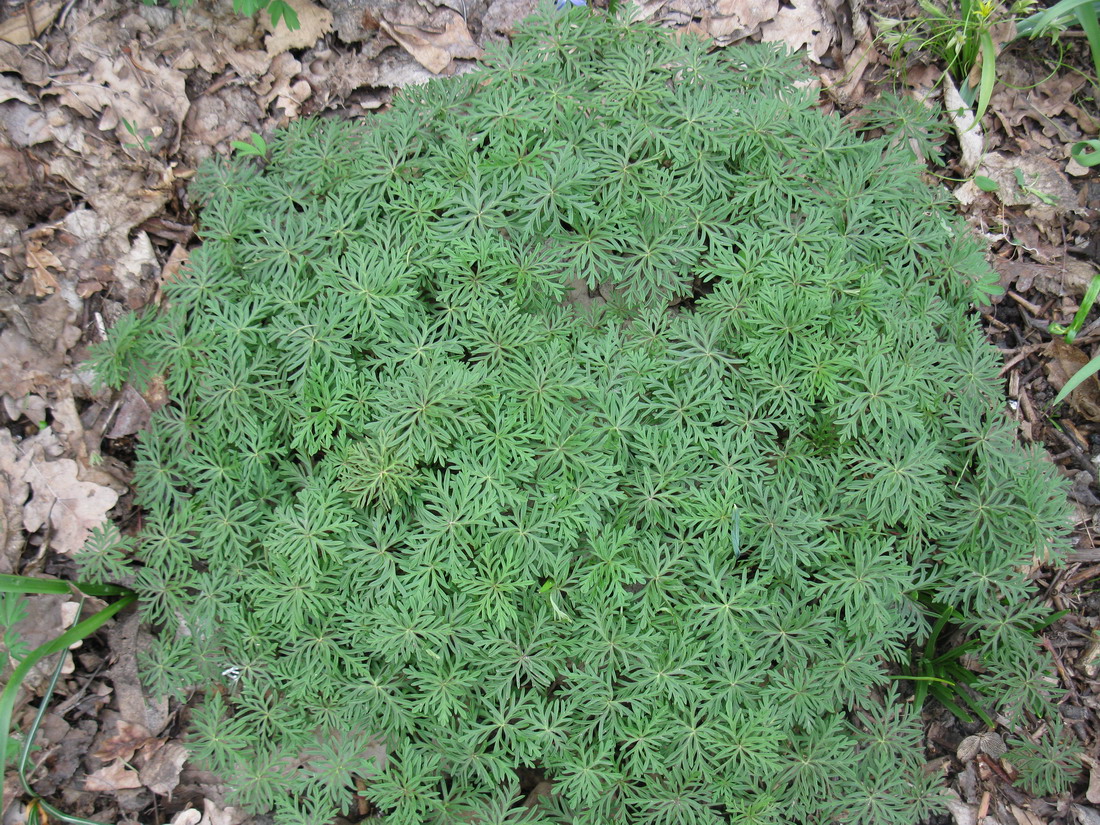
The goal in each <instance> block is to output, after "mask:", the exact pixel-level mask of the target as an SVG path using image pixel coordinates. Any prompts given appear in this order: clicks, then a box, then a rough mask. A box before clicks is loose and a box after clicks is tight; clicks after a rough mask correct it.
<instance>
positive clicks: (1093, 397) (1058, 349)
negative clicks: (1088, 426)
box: [1045, 338, 1100, 421]
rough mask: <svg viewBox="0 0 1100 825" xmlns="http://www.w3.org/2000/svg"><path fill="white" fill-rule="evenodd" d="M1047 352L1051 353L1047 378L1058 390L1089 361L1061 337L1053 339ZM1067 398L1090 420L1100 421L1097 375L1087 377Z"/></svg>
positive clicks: (1070, 403)
mask: <svg viewBox="0 0 1100 825" xmlns="http://www.w3.org/2000/svg"><path fill="white" fill-rule="evenodd" d="M1047 352H1048V353H1049V354H1050V361H1048V362H1047V363H1046V365H1045V366H1046V373H1047V380H1048V381H1050V384H1051V386H1052V387H1054V388H1055V389H1056V390H1060V389H1062V387H1064V386H1065V384H1066V382H1067V381H1069V379H1070V377H1071V376H1072V375H1073V374H1074V373H1075V372H1077V370H1079V369H1081V367H1083V366H1085V364H1087V363H1088V362H1089V357H1088V356H1087V355H1085V353H1083V352H1082V351H1081V350H1080V349H1078V348H1077V347H1075V346H1073V345H1072V344H1067V343H1066V342H1065V341H1063V340H1062V339H1061V338H1055V339H1054V340H1053V341H1051V342H1050V344H1049V346H1048V348H1047ZM1066 400H1067V401H1068V402H1069V405H1070V406H1071V407H1073V409H1075V410H1076V411H1077V412H1078V413H1080V414H1081V415H1083V416H1084V417H1085V418H1087V419H1088V420H1089V421H1100V381H1098V380H1097V378H1096V376H1095V375H1090V376H1089V377H1088V378H1086V379H1085V380H1084V381H1083V382H1082V383H1081V385H1080V386H1079V387H1077V389H1075V390H1074V391H1073V392H1071V393H1070V394H1069V396H1068V397H1067V398H1066Z"/></svg>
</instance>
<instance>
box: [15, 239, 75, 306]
mask: <svg viewBox="0 0 1100 825" xmlns="http://www.w3.org/2000/svg"><path fill="white" fill-rule="evenodd" d="M24 258H25V259H26V261H27V267H28V268H30V270H31V283H32V284H33V285H34V294H35V296H37V297H38V298H45V297H46V296H47V295H52V294H53V293H55V292H57V290H59V289H60V288H61V284H59V283H58V282H57V277H56V276H55V275H54V274H53V273H52V272H50V270H51V269H56V270H57V271H58V272H64V271H65V267H64V266H62V264H61V261H60V260H58V257H57V256H56V255H54V254H53V253H52V252H50V250H48V249H46V247H44V246H43V245H42V241H31V242H30V243H28V244H27V249H26V251H25V252H24Z"/></svg>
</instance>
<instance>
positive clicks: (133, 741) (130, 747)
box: [95, 719, 153, 762]
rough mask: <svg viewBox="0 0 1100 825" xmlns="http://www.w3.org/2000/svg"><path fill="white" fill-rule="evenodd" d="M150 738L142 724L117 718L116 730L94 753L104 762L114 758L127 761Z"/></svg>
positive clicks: (147, 730)
mask: <svg viewBox="0 0 1100 825" xmlns="http://www.w3.org/2000/svg"><path fill="white" fill-rule="evenodd" d="M152 738H153V737H152V735H151V734H150V733H149V729H148V728H146V727H145V726H144V725H139V724H137V723H136V722H127V721H126V720H125V719H119V720H118V732H117V733H116V734H115V735H114V736H112V737H110V738H109V739H107V741H106V742H104V743H103V744H102V745H101V746H100V748H99V750H97V751H96V752H95V755H96V757H98V758H99V759H102V760H103V761H104V762H107V761H114V760H121V761H123V762H129V761H130V760H131V759H133V758H134V754H135V753H136V752H137V751H138V750H140V749H141V748H143V747H145V745H147V744H148V743H149V741H150V740H152Z"/></svg>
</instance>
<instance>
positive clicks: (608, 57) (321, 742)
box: [85, 9, 1064, 825]
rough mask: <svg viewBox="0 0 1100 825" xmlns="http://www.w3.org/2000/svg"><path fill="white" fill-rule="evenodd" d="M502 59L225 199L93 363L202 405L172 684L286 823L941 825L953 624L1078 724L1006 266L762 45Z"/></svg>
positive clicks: (214, 197)
mask: <svg viewBox="0 0 1100 825" xmlns="http://www.w3.org/2000/svg"><path fill="white" fill-rule="evenodd" d="M488 64H489V67H488V68H486V69H485V70H484V71H480V72H477V73H473V74H469V75H464V76H462V77H457V78H452V79H448V80H445V81H442V82H436V83H432V84H429V85H428V86H426V87H421V88H416V89H410V90H407V91H405V92H404V93H403V94H402V96H401V97H400V98H399V99H398V100H397V101H396V102H395V105H394V108H393V110H392V111H390V112H389V113H387V114H385V115H383V116H381V117H376V118H371V119H369V120H368V121H367V122H360V123H354V124H348V123H339V122H331V121H330V122H317V121H309V122H300V123H296V124H293V125H292V126H291V127H290V128H289V129H288V130H286V131H284V132H281V133H279V134H277V135H276V136H275V137H274V138H273V139H272V140H270V142H269V145H268V147H267V148H268V149H269V151H268V152H267V155H268V157H267V158H266V160H265V161H260V160H258V159H257V158H256V157H255V156H253V157H249V158H239V159H237V160H235V161H232V162H227V163H222V164H220V165H216V166H214V167H212V168H210V169H208V170H206V173H205V174H204V176H203V177H202V178H201V181H200V182H199V183H197V184H196V188H195V190H194V191H195V192H196V193H197V194H198V195H199V197H201V199H202V200H203V202H204V203H205V207H204V212H203V226H204V228H203V238H204V243H203V246H202V247H201V248H200V249H198V250H196V251H195V253H194V255H193V256H192V258H191V261H190V265H189V269H188V271H187V274H186V276H185V277H182V278H180V279H178V280H176V281H174V282H173V283H171V284H166V285H165V294H166V297H167V302H166V308H165V309H164V310H163V311H162V312H160V313H159V314H157V315H155V316H153V315H146V316H144V317H143V318H141V319H140V320H138V321H133V322H128V323H127V324H125V325H123V327H122V329H123V331H124V333H125V336H126V338H127V340H124V341H120V340H117V339H116V340H114V341H113V342H112V343H111V344H110V345H108V346H106V347H103V348H101V349H100V350H99V351H98V352H97V355H96V361H97V363H98V364H99V366H100V368H101V369H103V370H105V372H106V374H108V375H121V374H127V373H128V372H131V371H136V372H135V374H138V375H146V376H147V375H150V374H154V373H163V374H164V375H165V376H166V381H167V387H168V390H169V392H170V395H171V397H172V399H173V401H172V403H171V404H169V405H168V406H166V407H165V408H163V409H161V410H160V411H158V412H157V413H156V414H155V415H154V420H153V424H152V427H151V429H150V431H149V432H148V433H147V434H145V435H144V436H143V438H142V440H141V443H140V450H139V462H138V465H137V470H136V484H137V488H138V490H139V493H140V503H141V505H142V507H143V508H144V510H145V513H146V519H145V528H144V531H143V535H142V537H141V539H140V543H139V544H138V546H137V547H136V549H135V550H134V554H135V555H136V559H137V562H138V572H137V573H136V580H135V582H134V588H135V589H136V590H137V591H138V592H139V593H140V594H141V603H142V606H143V611H144V616H145V618H146V619H147V620H148V621H149V622H150V623H152V624H153V625H154V626H156V627H158V628H160V630H159V642H158V644H157V646H156V647H155V648H154V649H153V650H152V651H151V652H150V653H149V654H148V655H147V656H146V657H145V659H144V666H145V669H146V672H147V674H149V676H150V678H151V679H152V680H153V682H154V683H155V684H156V685H157V686H158V687H159V688H160V689H162V690H163V691H165V692H169V693H175V694H176V695H180V696H184V695H186V691H187V688H188V686H190V685H193V684H194V685H199V686H202V687H204V688H205V689H206V696H207V699H206V700H205V704H203V705H201V706H200V707H198V708H197V709H195V710H194V711H193V714H192V725H193V733H192V734H191V747H192V749H193V754H194V757H195V758H196V759H197V760H199V761H200V762H201V763H202V764H204V765H205V766H207V767H208V768H210V769H212V770H215V771H218V772H220V773H221V774H223V775H224V776H225V777H226V779H227V781H228V782H229V784H230V787H231V792H230V797H229V799H230V802H231V804H234V805H240V806H244V807H245V808H247V809H249V810H251V811H263V810H268V809H274V810H275V815H276V817H277V820H278V821H279V822H324V821H327V820H328V818H329V817H330V816H331V815H332V814H333V813H334V812H336V811H339V810H346V809H348V808H350V806H351V805H352V804H353V800H354V794H355V793H356V792H357V789H358V791H359V792H361V793H363V794H364V795H365V796H366V797H368V798H369V800H370V801H371V802H372V803H373V805H374V806H376V808H377V809H378V810H381V811H383V812H385V814H386V819H385V821H386V822H389V823H400V824H403V823H408V824H409V825H413V823H416V825H419V823H466V822H480V823H497V822H505V821H508V822H518V821H531V822H535V821H538V822H562V823H566V822H568V823H578V824H579V823H593V824H595V823H599V824H600V825H607V823H670V824H671V823H719V822H726V821H734V822H806V823H809V822H815V823H816V822H827V821H830V820H837V821H843V822H850V823H876V825H881V824H882V823H892V822H898V823H901V822H905V823H909V822H912V821H914V820H915V819H916V818H917V817H919V816H920V814H921V812H922V811H924V810H925V809H926V808H927V807H928V805H929V804H931V801H932V800H934V798H935V789H934V788H932V787H930V785H931V784H933V783H934V780H930V779H926V778H923V777H922V774H921V771H920V767H921V763H922V761H923V759H922V752H921V742H920V740H921V732H920V720H919V713H918V711H917V710H915V709H913V708H911V707H907V706H906V705H905V703H904V702H903V701H902V700H901V699H900V697H899V695H898V692H897V691H896V690H895V686H896V685H897V682H896V681H894V680H892V678H891V675H892V674H894V675H896V674H897V673H898V672H899V669H900V666H901V664H902V663H905V664H907V663H908V661H909V657H910V651H911V649H912V648H913V646H914V645H915V644H919V643H921V642H922V641H923V640H924V639H926V638H927V637H928V634H929V632H930V630H931V628H930V621H929V618H928V615H927V614H926V610H925V608H923V607H922V605H923V604H932V603H935V604H941V605H949V606H950V607H951V608H952V609H953V610H954V611H955V612H956V614H957V615H958V616H959V617H960V618H959V619H958V621H959V629H960V632H964V633H966V634H968V637H972V638H974V639H977V640H978V642H979V644H978V647H977V648H975V650H974V651H973V652H974V655H976V656H977V657H979V658H980V660H981V664H982V668H983V676H982V677H981V679H980V680H979V681H977V682H976V683H975V686H976V688H977V689H979V690H981V691H984V694H983V695H984V696H985V697H986V698H987V699H988V701H990V702H993V703H998V704H1000V703H1004V702H1008V701H1009V700H1011V701H1012V702H1014V703H1016V704H1015V705H1013V707H1016V706H1018V705H1022V706H1026V707H1027V708H1028V709H1030V710H1031V711H1033V712H1036V713H1042V712H1044V710H1046V709H1047V702H1048V697H1047V696H1046V695H1045V693H1044V692H1043V690H1042V687H1041V686H1042V682H1041V681H1038V680H1037V679H1036V678H1035V677H1036V674H1037V673H1038V672H1039V671H1041V670H1043V669H1044V662H1043V659H1042V657H1041V655H1040V653H1039V651H1038V649H1037V645H1036V643H1035V639H1034V637H1033V636H1032V635H1031V634H1030V633H1029V631H1028V628H1030V627H1033V626H1034V625H1035V624H1036V623H1037V622H1038V621H1039V620H1041V618H1042V616H1043V611H1042V610H1041V609H1040V608H1039V607H1037V606H1035V605H1033V604H1032V603H1031V602H1029V598H1028V596H1029V588H1028V583H1027V581H1026V580H1025V578H1024V577H1023V576H1022V575H1021V574H1020V573H1019V572H1018V568H1019V566H1020V565H1025V564H1028V563H1030V562H1031V561H1032V559H1033V557H1034V556H1035V555H1036V554H1043V553H1044V552H1047V551H1049V550H1051V548H1053V547H1055V546H1056V545H1057V543H1058V542H1057V536H1058V533H1059V531H1060V530H1062V529H1063V526H1064V496H1063V495H1062V492H1061V488H1060V486H1059V484H1058V483H1057V482H1056V480H1055V478H1054V475H1053V473H1052V470H1051V469H1050V467H1049V465H1045V464H1044V463H1043V462H1042V461H1041V460H1040V459H1039V458H1038V457H1037V456H1036V455H1034V454H1028V453H1025V452H1024V451H1023V450H1022V449H1020V448H1018V447H1017V446H1016V444H1015V443H1014V438H1013V429H1012V424H1011V423H1010V422H1009V421H1008V420H1006V418H1005V417H1004V416H1003V415H1002V413H1001V411H1000V406H1001V397H1000V393H1001V390H1000V388H999V385H998V380H997V371H998V358H997V356H996V354H995V352H994V351H993V350H992V349H991V347H990V346H989V345H988V344H987V343H986V342H985V341H984V339H983V337H982V335H981V333H980V331H979V329H978V327H977V326H976V324H975V322H974V321H973V319H972V318H971V317H970V316H969V315H968V311H967V304H968V302H969V301H970V300H971V299H975V300H977V299H981V298H983V297H984V296H985V295H986V294H987V293H988V292H989V291H990V285H991V283H992V277H991V275H990V273H989V271H988V269H987V267H986V265H985V262H984V259H983V256H982V253H981V250H980V248H979V247H978V246H977V245H976V244H975V242H974V241H973V240H972V239H971V237H970V235H969V234H968V231H967V229H966V227H965V225H964V224H963V223H962V222H961V221H960V220H959V219H958V218H956V217H954V216H953V215H952V213H951V211H950V208H949V205H948V202H947V198H946V197H945V195H944V193H943V192H940V191H937V190H933V189H930V188H928V187H927V186H925V185H924V184H923V183H922V182H921V181H920V180H919V177H918V173H917V171H916V170H915V162H914V159H913V157H912V155H911V154H908V153H907V150H906V149H904V148H901V147H899V146H897V145H895V144H896V143H897V142H896V141H892V140H891V138H890V137H889V136H887V137H884V138H881V139H877V140H871V141H864V140H862V139H860V138H859V137H857V136H856V135H854V134H853V133H852V132H851V131H850V130H849V129H848V128H847V127H845V126H844V125H843V124H842V123H841V122H840V121H839V120H838V119H837V118H835V117H830V116H825V115H822V114H820V113H818V112H817V111H815V110H813V109H811V108H810V106H811V103H812V96H811V95H810V94H809V93H808V92H806V91H804V90H802V89H800V88H798V87H797V86H796V85H795V84H796V82H797V81H799V80H800V79H801V78H802V77H803V75H802V73H801V71H800V70H799V68H798V67H797V61H796V59H795V58H792V57H788V56H785V55H783V54H781V53H780V52H777V51H776V50H774V49H772V48H769V47H755V46H751V47H745V48H739V49H730V50H726V51H722V52H717V53H714V54H708V51H707V47H706V46H705V45H704V44H702V43H699V42H696V41H695V40H694V39H692V38H690V37H685V38H683V39H681V40H679V41H677V40H676V39H675V38H674V37H672V36H671V35H669V34H667V33H661V32H659V31H657V30H654V29H651V28H648V27H645V26H640V25H633V24H628V23H626V22H623V21H620V20H616V19H613V18H609V17H607V16H602V15H600V14H598V13H595V12H591V11H589V10H587V9H573V10H570V11H569V12H566V13H560V14H556V13H554V12H552V11H547V12H544V13H542V14H541V16H539V17H538V18H537V19H536V20H534V21H533V22H530V23H528V24H527V25H526V26H525V27H524V28H523V30H522V31H521V32H520V33H519V34H518V35H517V36H516V38H515V41H514V43H513V44H512V45H511V46H510V47H508V48H502V49H500V50H498V51H496V52H494V53H493V54H491V55H490V57H489V60H488ZM902 143H903V144H904V142H902ZM259 163H266V165H265V166H264V167H263V168H262V169H261V168H260V167H259V166H258V165H257V164H259ZM597 293H598V294H597ZM101 538H102V537H101ZM103 543H104V542H103V541H101V542H100V544H103ZM106 543H107V544H109V543H110V542H106ZM116 550H117V548H116ZM126 554H127V553H126V552H125V551H119V552H117V553H116V554H115V555H116V557H117V556H119V555H126ZM85 560H86V561H87V562H88V563H89V564H92V566H94V567H96V568H97V570H98V571H99V573H100V575H107V574H109V573H111V571H112V570H113V571H114V572H113V575H114V576H116V577H117V576H121V575H122V574H123V571H122V570H121V569H118V567H119V566H118V565H117V564H115V563H108V562H104V561H103V559H102V558H99V557H98V555H97V554H96V553H95V552H90V553H86V554H85ZM953 615H954V614H953ZM884 697H885V698H884ZM1010 711H1011V708H1009V709H1008V710H1007V711H1006V712H1010ZM379 744H381V745H384V749H385V758H384V759H382V758H381V756H379V758H378V759H376V760H372V758H370V756H369V755H370V754H377V753H378V750H377V747H376V746H377V745H379ZM381 762H384V763H385V764H384V766H383V765H381V764H379V763H381ZM540 776H541V777H546V778H549V779H551V780H552V793H551V794H549V795H545V796H543V797H542V802H541V804H539V805H536V806H531V807H524V806H523V805H522V801H523V797H522V796H521V795H520V788H521V783H520V780H519V777H523V778H524V779H523V781H524V783H526V784H523V785H522V787H524V788H529V787H530V786H531V785H530V783H531V780H532V779H533V778H535V779H537V778H538V777H540Z"/></svg>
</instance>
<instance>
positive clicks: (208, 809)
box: [199, 797, 247, 825]
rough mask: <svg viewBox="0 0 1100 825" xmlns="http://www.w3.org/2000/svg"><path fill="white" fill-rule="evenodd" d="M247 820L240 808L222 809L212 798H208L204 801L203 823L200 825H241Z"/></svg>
mask: <svg viewBox="0 0 1100 825" xmlns="http://www.w3.org/2000/svg"><path fill="white" fill-rule="evenodd" d="M246 818H247V817H246V814H245V813H244V811H242V810H241V809H240V808H234V807H232V806H230V807H227V808H221V807H218V805H217V804H216V803H215V802H214V800H212V799H210V797H206V798H205V799H203V801H202V821H201V822H200V823H199V825H239V823H241V822H243V821H244V820H245V819H246Z"/></svg>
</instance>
